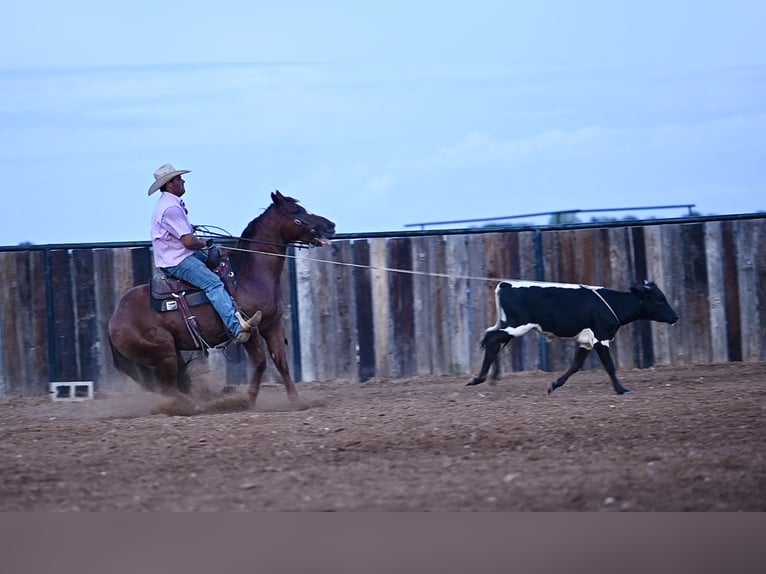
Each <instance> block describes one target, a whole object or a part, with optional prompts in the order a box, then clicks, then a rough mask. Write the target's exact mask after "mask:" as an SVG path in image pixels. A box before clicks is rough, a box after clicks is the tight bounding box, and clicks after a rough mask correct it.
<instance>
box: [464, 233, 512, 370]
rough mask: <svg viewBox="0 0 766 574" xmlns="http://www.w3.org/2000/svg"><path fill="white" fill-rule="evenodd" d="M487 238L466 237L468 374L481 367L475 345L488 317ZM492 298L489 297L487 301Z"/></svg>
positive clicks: (489, 283)
mask: <svg viewBox="0 0 766 574" xmlns="http://www.w3.org/2000/svg"><path fill="white" fill-rule="evenodd" d="M488 239H489V238H488V236H487V235H484V234H481V235H467V236H466V251H467V257H468V276H469V277H471V279H469V280H468V306H467V309H466V312H467V313H468V317H467V318H468V341H467V345H468V348H467V350H466V352H467V356H468V361H469V363H468V366H467V367H468V370H469V372H472V373H473V372H476V371H478V370H479V368H480V366H481V360H482V355H481V354H479V353H477V352H476V350H477V343H478V341H479V340H480V339H481V336H482V333H483V332H484V329H486V328H487V326H488V324H487V321H489V316H490V315H488V314H487V313H486V311H485V310H486V308H487V301H488V290H487V285H489V286H490V287H491V286H492V282H491V281H489V280H488V279H487V277H488V265H487V260H486V258H485V253H486V251H487V246H488V244H489V241H488ZM491 299H492V297H491V295H490V297H489V300H491ZM503 354H504V355H510V354H509V353H507V352H506V353H503Z"/></svg>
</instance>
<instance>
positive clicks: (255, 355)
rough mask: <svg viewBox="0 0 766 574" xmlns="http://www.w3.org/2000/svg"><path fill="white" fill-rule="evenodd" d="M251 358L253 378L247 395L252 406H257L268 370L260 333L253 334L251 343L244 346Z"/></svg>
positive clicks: (248, 342)
mask: <svg viewBox="0 0 766 574" xmlns="http://www.w3.org/2000/svg"><path fill="white" fill-rule="evenodd" d="M242 346H243V347H244V348H245V351H246V352H247V355H248V356H249V357H250V360H251V361H252V363H253V376H252V377H251V378H250V387H249V388H248V390H247V393H248V395H249V397H250V405H251V406H254V405H255V400H256V399H257V398H258V391H259V390H260V388H261V381H262V380H263V372H264V371H265V370H266V355H264V353H263V345H262V344H261V339H260V337H259V336H258V333H257V332H255V330H254V332H253V336H252V337H251V338H250V340H249V341H247V342H246V343H244V344H243V345H242Z"/></svg>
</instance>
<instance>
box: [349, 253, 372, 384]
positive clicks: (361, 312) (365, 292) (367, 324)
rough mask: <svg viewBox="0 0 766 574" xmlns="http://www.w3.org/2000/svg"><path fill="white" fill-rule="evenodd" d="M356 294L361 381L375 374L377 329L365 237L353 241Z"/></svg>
mask: <svg viewBox="0 0 766 574" xmlns="http://www.w3.org/2000/svg"><path fill="white" fill-rule="evenodd" d="M353 262H354V265H355V266H356V267H354V271H353V280H354V296H355V301H356V333H357V346H358V349H359V369H358V377H359V381H361V382H364V381H366V380H368V379H371V378H373V377H374V376H375V329H374V324H373V307H372V273H371V271H370V269H369V267H370V244H369V243H368V242H367V240H365V239H357V240H356V241H354V242H353Z"/></svg>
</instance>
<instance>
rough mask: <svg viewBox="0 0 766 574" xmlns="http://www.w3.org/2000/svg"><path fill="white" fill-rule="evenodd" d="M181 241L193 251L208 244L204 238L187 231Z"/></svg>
mask: <svg viewBox="0 0 766 574" xmlns="http://www.w3.org/2000/svg"><path fill="white" fill-rule="evenodd" d="M181 243H183V244H184V247H186V248H187V249H191V250H193V251H196V250H197V249H202V248H203V247H205V246H206V245H207V244H206V243H205V242H204V241H203V240H202V239H200V238H199V237H197V236H196V235H194V234H193V233H187V234H186V235H182V236H181Z"/></svg>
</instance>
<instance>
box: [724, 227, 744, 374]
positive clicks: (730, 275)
mask: <svg viewBox="0 0 766 574" xmlns="http://www.w3.org/2000/svg"><path fill="white" fill-rule="evenodd" d="M722 239H723V277H724V284H725V287H724V288H725V290H726V346H727V350H728V360H729V361H741V360H742V317H741V315H740V303H739V271H738V262H737V244H736V240H735V222H732V221H725V222H723V229H722Z"/></svg>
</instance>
